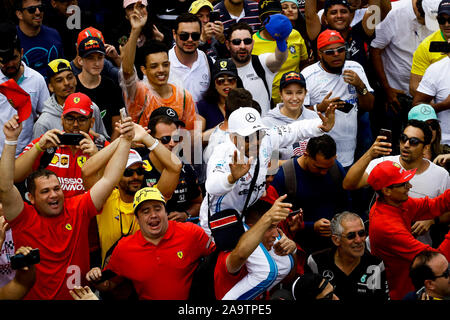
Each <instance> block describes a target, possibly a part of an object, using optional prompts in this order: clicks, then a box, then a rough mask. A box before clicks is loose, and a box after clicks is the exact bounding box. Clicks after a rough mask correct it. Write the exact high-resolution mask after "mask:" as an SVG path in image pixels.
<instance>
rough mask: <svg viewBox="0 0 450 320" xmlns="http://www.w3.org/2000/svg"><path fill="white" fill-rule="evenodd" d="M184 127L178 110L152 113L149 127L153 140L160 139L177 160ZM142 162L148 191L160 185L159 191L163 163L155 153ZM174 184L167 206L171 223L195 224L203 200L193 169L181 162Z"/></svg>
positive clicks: (162, 109) (144, 157)
mask: <svg viewBox="0 0 450 320" xmlns="http://www.w3.org/2000/svg"><path fill="white" fill-rule="evenodd" d="M183 127H185V124H184V122H183V121H181V120H180V119H179V118H178V115H177V113H176V112H175V110H173V109H172V108H168V107H160V108H158V109H156V110H155V111H153V112H152V115H151V117H150V120H149V123H148V128H149V130H150V134H151V135H152V137H153V138H155V139H157V140H158V141H159V142H160V143H161V144H162V145H163V146H164V147H165V148H167V149H168V150H169V151H170V152H171V153H172V154H173V156H175V157H176V156H177V155H178V154H179V150H180V148H179V147H181V146H182V145H181V143H182V142H183V135H181V134H180V132H179V129H180V128H183ZM178 146H179V147H178ZM183 146H184V144H183ZM143 159H144V163H145V168H146V172H145V176H144V184H145V185H146V186H148V187H153V186H156V185H157V186H158V189H160V188H161V187H160V184H161V183H163V180H164V179H163V177H162V172H163V169H164V165H163V162H162V161H161V160H160V158H159V157H158V156H157V155H156V154H155V153H153V152H150V153H149V154H148V155H143ZM165 183H168V181H166V182H165ZM172 183H174V184H175V185H176V187H175V190H174V192H173V195H172V197H171V198H170V200H167V204H166V210H167V213H168V215H169V220H175V221H179V222H184V221H196V220H197V217H198V215H199V211H200V205H201V203H202V200H203V196H202V192H201V189H200V186H199V182H198V176H197V173H196V171H195V170H194V167H193V166H192V165H191V164H189V163H186V162H184V161H182V167H181V172H180V176H179V178H178V179H175V180H173V181H172Z"/></svg>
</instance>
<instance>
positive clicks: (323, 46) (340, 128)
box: [302, 29, 375, 169]
mask: <svg viewBox="0 0 450 320" xmlns="http://www.w3.org/2000/svg"><path fill="white" fill-rule="evenodd" d="M317 51H318V55H319V59H320V61H318V62H316V63H314V64H313V65H310V66H308V67H306V68H305V69H303V71H302V74H303V76H304V77H305V79H306V88H307V89H308V93H307V94H306V98H305V102H304V103H305V105H310V106H311V107H310V108H311V109H313V110H315V111H319V112H324V111H325V110H326V108H327V107H328V105H329V103H330V102H333V103H337V104H338V105H339V106H338V108H337V109H336V123H335V126H334V127H333V130H331V131H330V136H331V137H333V139H334V140H335V141H336V146H337V159H338V160H339V162H340V163H341V164H342V166H343V167H344V168H346V169H347V168H348V167H350V166H351V165H352V164H353V161H354V157H355V151H356V147H357V133H358V111H360V110H364V111H370V110H372V108H373V104H374V100H375V98H374V95H373V94H372V91H373V90H372V88H371V87H370V84H369V81H368V80H367V76H366V73H365V72H364V69H363V67H362V66H361V65H360V64H359V63H358V62H355V61H352V60H347V58H346V51H347V49H346V44H345V40H344V38H343V37H342V36H341V34H340V33H339V32H337V31H334V30H330V29H327V30H325V31H323V32H322V33H321V34H320V35H319V36H318V38H317Z"/></svg>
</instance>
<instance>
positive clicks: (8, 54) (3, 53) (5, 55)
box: [0, 22, 20, 63]
mask: <svg viewBox="0 0 450 320" xmlns="http://www.w3.org/2000/svg"><path fill="white" fill-rule="evenodd" d="M0 39H2V41H0V57H1V58H2V59H3V63H6V62H8V61H10V60H11V59H12V58H13V56H14V49H18V50H19V51H20V39H19V37H18V36H17V29H16V26H15V25H14V24H12V23H10V22H2V23H0Z"/></svg>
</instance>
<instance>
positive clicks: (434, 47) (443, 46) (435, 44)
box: [428, 41, 450, 53]
mask: <svg viewBox="0 0 450 320" xmlns="http://www.w3.org/2000/svg"><path fill="white" fill-rule="evenodd" d="M428 51H430V52H443V53H448V52H450V43H448V42H446V41H431V42H430V48H429V49H428Z"/></svg>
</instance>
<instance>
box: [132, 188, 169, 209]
mask: <svg viewBox="0 0 450 320" xmlns="http://www.w3.org/2000/svg"><path fill="white" fill-rule="evenodd" d="M147 200H156V201H161V202H163V203H164V204H166V200H164V196H163V195H162V193H161V191H159V190H158V188H156V187H146V188H142V189H141V190H139V191H138V192H136V194H135V195H134V200H133V210H135V211H136V208H137V207H138V206H139V205H140V204H141V203H142V202H144V201H147Z"/></svg>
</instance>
